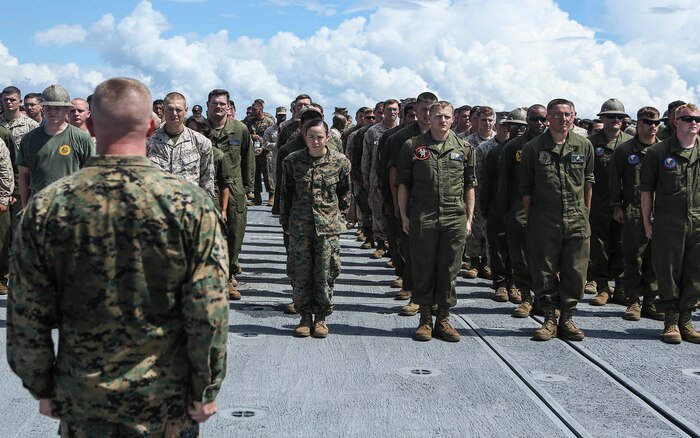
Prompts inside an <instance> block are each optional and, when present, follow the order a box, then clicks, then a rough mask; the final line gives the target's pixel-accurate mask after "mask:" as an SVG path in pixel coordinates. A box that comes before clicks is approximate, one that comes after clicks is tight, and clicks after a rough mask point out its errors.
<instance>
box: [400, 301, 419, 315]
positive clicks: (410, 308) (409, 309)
mask: <svg viewBox="0 0 700 438" xmlns="http://www.w3.org/2000/svg"><path fill="white" fill-rule="evenodd" d="M416 313H418V304H416V303H414V302H413V301H409V302H408V304H406V305H405V306H403V307H402V308H401V310H399V315H401V316H414V315H415V314H416Z"/></svg>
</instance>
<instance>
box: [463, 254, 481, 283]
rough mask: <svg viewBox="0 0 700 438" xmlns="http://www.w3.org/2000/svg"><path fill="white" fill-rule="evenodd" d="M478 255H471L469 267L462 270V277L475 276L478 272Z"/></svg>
mask: <svg viewBox="0 0 700 438" xmlns="http://www.w3.org/2000/svg"><path fill="white" fill-rule="evenodd" d="M478 266H479V257H471V258H470V261H469V267H468V268H466V269H465V270H464V273H463V274H462V277H464V278H476V276H477V274H479V268H478Z"/></svg>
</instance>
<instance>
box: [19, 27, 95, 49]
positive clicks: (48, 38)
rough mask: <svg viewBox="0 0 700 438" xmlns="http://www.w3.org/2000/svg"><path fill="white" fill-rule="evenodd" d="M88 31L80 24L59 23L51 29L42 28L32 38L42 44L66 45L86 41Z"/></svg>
mask: <svg viewBox="0 0 700 438" xmlns="http://www.w3.org/2000/svg"><path fill="white" fill-rule="evenodd" d="M86 36H87V31H86V30H85V29H84V28H83V26H80V25H78V24H76V25H67V24H59V25H58V26H54V27H52V28H51V29H47V30H40V31H38V32H36V33H35V34H34V36H33V37H32V40H34V42H35V43H37V44H38V45H40V46H66V45H69V44H74V43H82V42H83V41H85V37H86Z"/></svg>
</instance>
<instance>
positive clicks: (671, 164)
mask: <svg viewBox="0 0 700 438" xmlns="http://www.w3.org/2000/svg"><path fill="white" fill-rule="evenodd" d="M676 165H677V163H676V159H675V158H673V157H668V158H666V159H665V160H664V167H665V168H666V169H673V170H675V169H676Z"/></svg>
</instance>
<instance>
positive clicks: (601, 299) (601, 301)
mask: <svg viewBox="0 0 700 438" xmlns="http://www.w3.org/2000/svg"><path fill="white" fill-rule="evenodd" d="M609 299H610V286H609V285H608V282H607V281H606V280H601V281H600V282H599V283H598V295H596V296H594V297H593V299H592V300H591V306H604V305H605V304H606V303H607V302H608V300H609Z"/></svg>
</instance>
